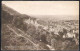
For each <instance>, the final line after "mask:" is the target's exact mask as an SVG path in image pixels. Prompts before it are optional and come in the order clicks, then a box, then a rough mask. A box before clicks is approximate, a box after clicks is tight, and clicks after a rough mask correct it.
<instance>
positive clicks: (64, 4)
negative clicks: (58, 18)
mask: <svg viewBox="0 0 80 51" xmlns="http://www.w3.org/2000/svg"><path fill="white" fill-rule="evenodd" d="M2 3H3V4H5V5H7V6H8V7H10V8H13V9H14V10H16V11H18V12H20V13H22V14H27V15H79V1H2Z"/></svg>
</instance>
